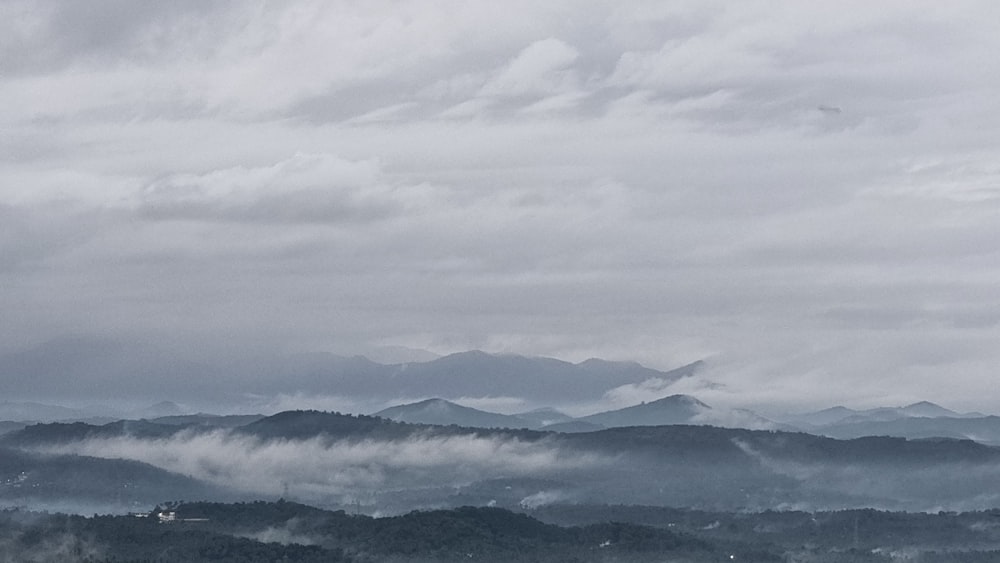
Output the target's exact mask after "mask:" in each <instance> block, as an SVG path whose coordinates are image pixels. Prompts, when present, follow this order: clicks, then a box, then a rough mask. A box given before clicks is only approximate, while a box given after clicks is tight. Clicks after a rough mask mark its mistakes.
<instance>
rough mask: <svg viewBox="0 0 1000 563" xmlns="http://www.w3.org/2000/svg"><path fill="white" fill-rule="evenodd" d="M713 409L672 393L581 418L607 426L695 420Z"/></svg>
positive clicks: (686, 396) (657, 424)
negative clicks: (646, 401)
mask: <svg viewBox="0 0 1000 563" xmlns="http://www.w3.org/2000/svg"><path fill="white" fill-rule="evenodd" d="M711 409H712V407H710V406H708V405H706V404H705V403H703V402H701V401H699V400H698V399H695V398H694V397H692V396H690V395H671V396H669V397H664V398H662V399H658V400H656V401H651V402H648V403H642V404H641V405H635V406H631V407H626V408H623V409H618V410H613V411H606V412H601V413H597V414H592V415H590V416H585V417H582V418H581V419H580V420H582V421H584V422H589V423H591V424H599V425H601V426H603V427H605V428H614V427H620V426H660V425H664V424H691V423H692V422H694V421H695V418H696V417H697V416H699V415H702V414H704V413H706V412H708V411H710V410H711Z"/></svg>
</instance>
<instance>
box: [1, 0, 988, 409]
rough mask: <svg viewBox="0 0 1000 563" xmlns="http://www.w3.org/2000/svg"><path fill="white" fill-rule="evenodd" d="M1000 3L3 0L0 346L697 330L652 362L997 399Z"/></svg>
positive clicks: (750, 402)
mask: <svg viewBox="0 0 1000 563" xmlns="http://www.w3.org/2000/svg"><path fill="white" fill-rule="evenodd" d="M997 12H998V7H997V6H996V5H995V4H994V3H991V2H985V1H967V2H951V3H947V4H942V3H934V2H918V3H913V2H878V3H871V2H867V3H865V2H849V3H847V4H843V3H840V4H836V5H833V4H831V5H829V6H818V5H815V4H812V3H809V4H804V3H799V2H781V3H778V4H775V3H773V2H740V3H732V2H707V3H706V2H684V1H676V2H667V3H663V2H648V3H629V4H628V5H625V6H621V7H619V6H618V5H616V4H611V3H601V2H585V3H580V2H545V3H544V4H539V3H537V2H504V3H502V4H498V3H489V2H471V3H461V4H460V5H455V4H454V3H447V2H409V3H402V4H401V3H388V2H382V3H380V2H375V3H371V2H366V3H360V4H350V3H342V2H333V3H330V2H321V1H312V0H301V1H296V2H290V3H266V2H217V3H211V4H205V3H202V2H172V3H169V4H166V5H164V4H162V3H158V2H125V3H122V2H116V1H107V2H87V3H86V4H80V3H78V2H72V1H65V2H51V3H46V4H45V5H43V6H40V5H38V4H37V3H34V2H20V1H11V2H6V3H4V5H3V6H2V7H0V55H2V56H0V128H2V129H3V131H4V135H3V136H2V138H0V285H2V287H3V291H2V292H0V311H2V312H3V319H4V322H2V323H0V351H2V352H5V353H15V352H17V351H19V350H22V349H28V348H32V347H36V346H39V345H43V344H44V343H46V342H49V341H51V340H53V339H58V338H63V337H66V336H84V337H99V338H105V339H109V340H113V341H123V342H128V343H129V344H127V345H126V346H131V345H133V343H140V344H142V345H143V346H145V345H149V344H150V343H153V344H155V346H157V347H159V348H160V349H163V350H166V351H167V352H168V355H169V356H171V357H172V358H174V359H175V360H176V361H177V363H178V364H184V365H188V366H197V365H200V363H203V362H204V361H208V362H209V363H215V362H216V360H217V359H218V358H219V357H225V358H232V357H242V356H246V355H248V354H250V353H252V354H253V355H255V356H266V355H267V354H269V353H274V354H277V353H287V352H337V353H357V352H364V351H366V350H373V349H377V348H379V347H383V346H406V347H410V348H416V349H425V350H430V351H433V352H436V353H447V352H452V351H457V350H465V349H472V348H481V349H486V350H488V351H493V352H516V353H522V354H540V355H550V356H556V357H560V358H565V359H569V360H577V361H578V360H583V359H585V358H587V357H592V356H599V357H608V358H611V359H634V360H639V361H643V362H645V363H648V364H650V365H652V366H654V367H658V368H670V367H676V366H678V365H681V364H684V363H687V362H690V361H693V360H696V359H700V358H710V359H711V362H710V369H709V370H707V371H705V372H703V375H701V376H700V377H699V378H696V379H689V380H684V381H682V382H681V383H680V384H679V385H682V386H687V387H686V388H684V389H681V388H673V389H670V390H665V392H668V393H669V392H680V391H690V392H694V393H695V394H697V395H698V396H699V397H700V398H702V399H704V400H705V401H706V402H709V403H711V404H713V405H720V404H730V405H733V404H739V405H744V406H753V407H757V408H768V407H770V408H774V409H788V408H792V409H794V408H807V407H813V406H816V407H822V406H828V405H830V404H834V403H846V404H849V405H851V406H870V405H873V404H879V403H883V404H904V403H908V402H913V401H916V400H921V399H934V400H937V401H940V402H943V403H945V404H947V405H948V406H951V407H954V408H958V409H979V410H983V411H995V410H996V405H995V404H994V402H993V401H992V400H991V399H990V398H989V394H988V393H986V391H988V390H992V387H993V386H992V383H991V382H992V376H993V371H994V366H995V365H997V362H998V360H1000V349H998V348H997V346H996V345H995V343H996V341H997V337H998V336H1000V328H998V322H1000V307H998V306H997V303H1000V288H998V285H997V284H996V280H997V278H998V274H1000V272H998V265H1000V261H998V260H997V250H996V248H997V247H996V242H995V241H996V240H998V239H1000V232H998V231H1000V227H998V225H1000V221H997V218H998V217H997V215H998V209H1000V208H998V206H997V202H998V201H1000V198H998V194H1000V191H998V186H1000V169H998V167H997V165H996V163H997V162H998V161H1000V159H998V156H1000V155H998V149H997V147H996V143H995V138H996V135H995V131H996V130H997V128H998V125H1000V123H998V120H1000V117H998V114H997V112H996V111H995V105H996V99H997V97H998V94H1000V92H998V90H1000V88H998V86H1000V84H998V81H1000V78H998V77H1000V72H998V70H1000V69H998V68H997V67H998V65H1000V60H998V58H997V57H996V56H995V54H996V52H997V51H998V48H1000V44H998V41H1000V40H998V38H997V35H996V33H995V29H994V27H995V26H994V25H993V24H992V22H994V21H996V16H997V15H1000V14H998V13H997ZM136 346H138V344H136ZM138 347H139V348H141V346H138ZM140 359H141V358H140ZM135 362H136V363H137V364H142V362H141V361H139V360H135ZM185 362H186V364H185ZM168 371H169V373H167V374H160V373H158V374H156V376H155V379H154V378H153V377H152V376H148V375H147V376H144V375H143V372H141V371H140V372H137V373H135V374H134V376H133V377H134V378H135V379H138V380H142V378H143V377H149V379H148V381H149V382H150V388H151V389H153V390H155V389H156V381H157V380H160V381H162V378H163V377H170V378H173V379H174V380H175V381H184V379H185V378H186V377H189V378H191V379H190V380H191V381H192V382H197V378H203V377H205V370H198V369H194V368H192V369H189V370H186V369H176V370H168ZM192 374H195V375H192ZM0 375H2V378H3V379H0V391H3V388H2V386H3V384H4V381H6V380H16V378H17V376H18V374H7V373H5V374H0ZM225 375H226V378H227V381H228V378H230V377H235V376H236V375H238V374H225ZM133 383H134V381H133ZM654 383H655V382H654ZM130 384H131V383H130ZM108 385H109V387H110V388H112V389H113V388H114V382H111V383H109V384H108ZM650 388H651V387H650V386H647V387H645V388H636V389H630V390H623V391H622V393H625V392H626V391H627V392H629V393H632V394H637V393H643V392H646V391H649V389H650ZM50 391H54V390H53V389H48V388H39V389H37V390H35V392H34V393H26V394H25V395H28V394H33V395H34V396H36V397H39V398H40V397H44V396H45V395H46V394H47V393H49V392H50ZM18 392H19V393H23V390H22V389H21V387H20V386H18ZM294 392H295V390H294V389H291V390H288V393H294ZM657 392H658V391H657ZM176 398H177V399H183V397H176Z"/></svg>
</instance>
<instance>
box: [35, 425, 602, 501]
mask: <svg viewBox="0 0 1000 563" xmlns="http://www.w3.org/2000/svg"><path fill="white" fill-rule="evenodd" d="M46 451H52V452H58V453H74V454H79V455H88V456H94V457H104V458H122V459H132V460H137V461H142V462H145V463H149V464H152V465H155V466H157V467H160V468H162V469H165V470H168V471H172V472H176V473H181V474H184V475H188V476H191V477H194V478H196V479H199V480H203V481H207V482H210V483H213V484H217V485H223V486H227V487H232V488H235V489H236V490H239V491H245V492H252V493H254V494H257V495H261V494H264V495H280V494H283V493H284V492H286V491H288V492H291V494H292V495H294V497H296V498H307V499H323V498H327V499H328V498H337V497H344V498H346V497H350V496H352V495H357V494H360V493H363V492H376V491H381V490H392V489H402V488H422V487H444V486H448V487H451V486H456V485H461V484H468V483H472V482H475V481H480V480H488V479H493V478H500V477H511V476H526V475H531V476H538V475H545V474H550V473H553V472H557V471H571V470H575V469H585V468H590V467H597V466H601V465H602V464H604V463H607V462H608V460H606V459H604V458H602V457H600V456H597V455H595V454H589V453H581V452H566V451H562V450H561V449H560V448H559V446H557V445H556V444H553V443H550V442H548V441H544V440H543V441H537V442H524V441H520V440H518V439H514V438H488V437H480V436H476V435H463V436H451V437H434V436H415V437H410V438H407V439H403V440H393V441H377V440H362V441H356V442H352V441H330V440H329V439H328V438H324V437H318V438H313V439H308V440H284V439H276V440H261V439H258V438H253V437H249V436H243V435H239V434H235V433H230V432H227V431H214V432H209V433H194V432H187V431H185V432H182V433H179V434H176V435H174V436H172V437H170V438H167V439H158V440H144V439H137V438H131V437H122V438H111V439H91V440H86V441H82V442H73V443H69V444H64V445H59V446H52V447H50V448H47V449H46ZM302 460H309V462H308V463H302Z"/></svg>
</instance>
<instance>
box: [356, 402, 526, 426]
mask: <svg viewBox="0 0 1000 563" xmlns="http://www.w3.org/2000/svg"><path fill="white" fill-rule="evenodd" d="M374 416H378V417H382V418H388V419H389V420H394V421H396V422H409V423H412V424H436V425H441V426H449V425H456V426H465V427H470V428H527V427H530V426H533V424H532V423H531V422H529V421H527V420H524V419H522V418H519V417H517V416H510V415H506V414H497V413H492V412H487V411H481V410H479V409H474V408H470V407H463V406H462V405H457V404H455V403H452V402H451V401H446V400H444V399H427V400H425V401H419V402H416V403H409V404H406V405H398V406H395V407H389V408H387V409H383V410H381V411H379V412H377V413H375V414H374Z"/></svg>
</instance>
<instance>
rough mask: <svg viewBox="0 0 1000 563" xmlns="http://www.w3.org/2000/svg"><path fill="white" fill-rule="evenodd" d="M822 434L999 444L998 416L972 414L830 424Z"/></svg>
mask: <svg viewBox="0 0 1000 563" xmlns="http://www.w3.org/2000/svg"><path fill="white" fill-rule="evenodd" d="M817 432H818V433H820V434H822V435H824V436H830V437H831V438H839V439H851V438H860V437H863V436H898V437H901V438H909V439H926V438H953V439H958V440H973V441H975V442H979V443H982V444H990V445H994V446H1000V417H997V416H983V417H975V418H957V417H946V416H938V417H933V418H931V417H920V416H913V417H907V418H897V419H894V420H884V421H878V420H872V421H861V422H851V421H849V420H848V421H844V422H841V423H838V424H831V425H829V426H826V427H824V428H822V429H819V430H818V431H817Z"/></svg>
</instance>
